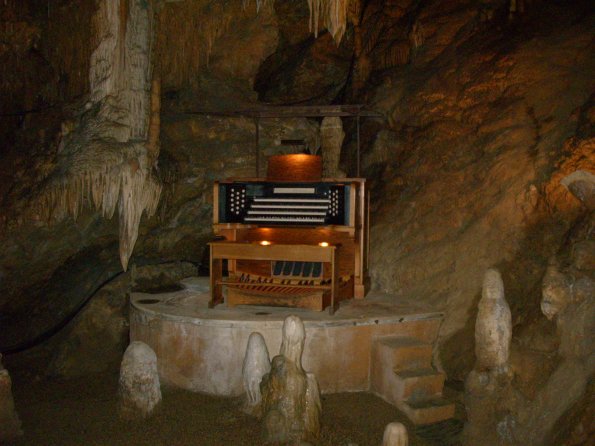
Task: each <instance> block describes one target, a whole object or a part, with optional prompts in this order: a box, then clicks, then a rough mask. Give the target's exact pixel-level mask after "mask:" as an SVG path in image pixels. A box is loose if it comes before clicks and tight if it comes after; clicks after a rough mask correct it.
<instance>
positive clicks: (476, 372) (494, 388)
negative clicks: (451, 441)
mask: <svg viewBox="0 0 595 446" xmlns="http://www.w3.org/2000/svg"><path fill="white" fill-rule="evenodd" d="M511 336H512V323H511V314H510V308H509V307H508V304H507V302H506V300H505V298H504V284H503V283H502V277H501V276H500V272H499V271H498V270H496V269H489V270H487V271H486V273H485V275H484V281H483V290H482V298H481V300H480V301H479V309H478V312H477V320H476V322H475V354H476V363H475V368H474V369H473V370H472V371H471V373H469V376H468V377H467V380H466V381H465V407H466V409H467V423H466V424H465V431H464V444H466V445H477V444H493V445H497V444H502V442H503V438H502V434H501V432H499V430H498V423H499V422H500V421H501V419H499V417H500V413H499V410H500V409H501V402H502V398H505V396H506V394H507V391H508V389H509V386H510V381H511V375H510V373H509V368H508V358H509V351H510V340H511ZM482 442H483V443H482Z"/></svg>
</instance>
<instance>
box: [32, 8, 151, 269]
mask: <svg viewBox="0 0 595 446" xmlns="http://www.w3.org/2000/svg"><path fill="white" fill-rule="evenodd" d="M151 5H152V3H151V2H147V1H144V0H129V1H128V0H102V1H100V2H99V6H98V10H97V13H96V16H95V24H96V27H97V33H96V37H97V40H98V42H99V43H98V45H97V47H96V48H95V50H94V51H93V53H92V55H91V64H90V71H89V83H90V94H89V100H88V102H87V103H86V104H85V106H84V108H83V110H82V113H81V115H80V116H79V117H78V122H77V123H74V122H67V123H65V124H63V125H62V129H63V130H62V135H61V143H60V147H59V149H58V150H59V154H58V159H57V163H56V167H55V169H54V171H53V173H52V174H51V175H50V176H49V177H48V179H47V181H46V182H45V184H44V185H43V186H42V189H41V191H40V194H39V196H38V198H37V200H35V202H34V204H33V212H34V213H36V214H37V218H39V219H42V220H45V221H50V220H61V219H63V218H64V217H65V216H66V215H71V216H72V217H73V218H75V219H76V218H77V216H78V215H79V213H81V210H82V208H83V207H84V206H88V205H89V204H91V205H92V206H93V207H94V208H95V209H96V210H97V211H99V212H101V214H102V215H103V216H104V217H105V218H108V219H109V218H111V217H112V216H113V214H114V212H115V210H116V208H117V209H118V217H119V225H120V260H121V263H122V267H123V268H124V270H126V268H127V266H128V260H129V259H130V256H131V255H132V250H133V248H134V245H135V243H136V239H137V237H138V227H139V224H140V219H141V216H142V214H143V212H146V214H147V215H148V216H151V215H153V214H154V213H155V211H156V208H157V204H158V202H159V197H160V194H161V184H160V182H159V180H157V178H156V176H155V175H154V172H153V169H154V168H155V162H156V160H157V156H158V154H159V145H158V134H159V133H158V132H159V124H158V122H157V123H155V122H153V123H150V118H151V117H152V118H153V121H154V120H155V119H158V115H159V85H158V83H155V84H154V85H152V74H153V73H152V65H151V45H152V40H153V35H152V29H153V15H154V12H153V9H152V7H151ZM152 87H153V88H152ZM152 90H153V91H152Z"/></svg>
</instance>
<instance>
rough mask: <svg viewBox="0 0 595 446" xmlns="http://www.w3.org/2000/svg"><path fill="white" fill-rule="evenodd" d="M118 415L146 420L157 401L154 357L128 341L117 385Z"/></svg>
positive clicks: (147, 349) (139, 344)
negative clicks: (118, 397) (118, 398)
mask: <svg viewBox="0 0 595 446" xmlns="http://www.w3.org/2000/svg"><path fill="white" fill-rule="evenodd" d="M119 386H120V387H119V396H120V416H121V417H122V418H123V419H142V418H146V417H148V416H149V415H151V413H153V410H154V409H155V407H156V406H157V405H158V404H159V402H160V401H161V387H160V384H159V374H158V373H157V356H156V355H155V352H154V351H153V350H152V349H151V347H149V346H148V345H147V344H145V343H143V342H140V341H135V342H132V343H131V344H130V345H129V346H128V348H127V349H126V351H125V352H124V357H123V359H122V366H121V368H120V382H119Z"/></svg>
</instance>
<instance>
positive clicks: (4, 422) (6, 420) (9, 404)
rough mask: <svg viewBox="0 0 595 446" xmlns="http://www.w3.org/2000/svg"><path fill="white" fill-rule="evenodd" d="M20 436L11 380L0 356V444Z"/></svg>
mask: <svg viewBox="0 0 595 446" xmlns="http://www.w3.org/2000/svg"><path fill="white" fill-rule="evenodd" d="M21 435H23V431H21V421H20V420H19V416H18V415H17V412H16V410H15V408H14V400H13V398H12V380H11V379H10V375H9V374H8V370H6V369H5V368H4V367H3V366H2V355H0V443H2V444H4V442H5V441H6V442H9V441H12V440H14V439H15V438H17V437H19V436H21Z"/></svg>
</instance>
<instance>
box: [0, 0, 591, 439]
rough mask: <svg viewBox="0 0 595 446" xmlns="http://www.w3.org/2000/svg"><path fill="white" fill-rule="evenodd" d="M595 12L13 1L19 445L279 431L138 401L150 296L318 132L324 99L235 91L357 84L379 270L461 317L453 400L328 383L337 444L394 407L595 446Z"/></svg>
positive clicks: (328, 415) (0, 45) (329, 428)
mask: <svg viewBox="0 0 595 446" xmlns="http://www.w3.org/2000/svg"><path fill="white" fill-rule="evenodd" d="M593 30H595V8H594V7H593V2H592V1H589V0H479V1H474V0H308V1H305V0H294V1H286V0H276V1H275V0H255V1H254V2H251V1H250V0H242V1H240V0H2V1H1V2H0V157H1V159H2V162H0V327H1V329H0V352H1V353H2V357H1V359H2V365H0V372H3V373H5V375H2V376H6V377H8V373H10V377H9V378H8V380H6V379H5V380H4V381H2V380H0V385H1V386H4V387H3V388H2V387H0V420H2V417H3V416H4V415H5V414H3V411H6V410H8V409H6V408H7V407H8V406H10V408H12V409H11V410H16V413H18V417H19V419H20V422H19V423H20V428H19V429H17V431H19V432H17V434H18V435H11V434H10V432H4V431H3V429H2V428H0V442H2V440H3V435H4V436H5V439H6V441H8V444H13V443H14V444H17V445H21V444H22V445H25V444H27V445H33V444H39V445H42V444H43V445H46V444H48V445H58V444H59V445H80V444H89V445H91V444H97V445H105V444H110V445H116V444H122V445H130V444H179V445H184V444H201V445H222V444H241V445H258V444H262V440H261V437H260V426H259V424H258V422H257V421H255V420H254V419H253V418H251V417H248V416H247V415H245V414H243V413H242V412H241V411H240V410H239V408H238V404H237V401H236V399H234V398H228V397H220V396H213V395H208V394H204V393H200V392H198V393H197V392H189V391H187V390H183V389H179V388H174V387H168V386H164V389H163V391H164V397H163V402H162V403H161V407H160V409H159V411H157V412H156V413H155V414H154V415H152V416H151V417H150V418H148V419H145V420H141V421H135V422H125V421H122V420H120V419H119V418H118V414H117V410H116V407H117V401H118V395H117V386H118V384H117V382H118V373H119V368H120V363H121V361H122V355H123V353H124V351H125V349H126V347H127V346H128V344H129V341H130V335H129V332H130V300H131V295H132V294H133V293H153V294H156V293H165V292H172V291H175V290H176V289H178V288H179V283H180V281H181V280H182V279H185V278H188V277H194V276H201V277H208V275H209V248H208V246H209V245H208V243H209V242H211V241H213V239H214V236H215V234H214V232H213V224H212V223H213V209H214V205H215V203H214V199H213V183H214V182H215V181H220V180H223V179H226V178H250V177H255V176H256V174H255V168H256V169H257V172H258V171H260V173H262V172H263V171H265V170H266V163H267V158H268V157H269V156H272V155H282V154H294V153H303V152H304V151H309V152H310V153H314V152H315V151H316V150H317V149H318V147H319V146H320V143H321V136H320V135H321V123H322V121H323V117H322V116H320V115H317V116H298V115H293V116H274V114H273V116H270V117H266V119H265V118H262V119H257V118H255V115H254V114H250V113H239V112H238V111H246V110H252V111H253V110H259V109H263V108H270V109H273V108H275V107H297V108H299V107H302V108H308V107H310V109H315V108H316V107H321V108H323V107H338V106H340V105H344V104H347V105H354V106H360V107H361V108H358V110H363V111H365V113H363V114H362V116H361V117H358V118H357V119H356V118H354V117H353V116H351V117H344V118H342V128H343V136H344V139H343V137H342V138H341V140H340V142H339V147H340V151H339V152H338V154H337V163H338V165H337V169H339V170H340V172H342V174H343V176H345V177H347V178H355V177H361V178H365V179H366V188H367V192H368V196H369V208H368V211H369V222H368V228H367V230H368V231H369V237H368V239H367V242H368V243H369V259H368V275H369V278H368V279H369V290H371V291H370V292H378V293H385V294H388V295H390V296H392V297H391V299H393V301H392V302H391V303H393V304H398V303H399V302H401V301H402V300H407V301H410V302H416V303H418V304H420V305H423V306H424V307H425V308H429V309H430V310H431V311H434V312H439V313H440V314H442V320H441V324H440V327H439V330H438V332H437V333H438V334H437V338H436V340H435V346H434V348H435V350H434V354H433V358H432V366H433V367H434V368H436V369H437V370H439V371H440V372H441V373H443V374H444V375H445V376H446V383H445V389H444V392H445V395H446V396H448V397H449V398H450V399H451V400H452V401H453V402H454V403H455V406H456V413H455V415H454V418H452V419H450V420H447V421H444V422H442V423H435V424H433V425H432V424H430V425H425V426H415V425H414V424H411V423H410V421H408V420H407V418H406V417H404V416H403V415H402V414H401V413H400V412H399V411H397V409H395V407H394V406H392V405H390V404H388V403H387V402H385V401H383V400H382V399H380V398H378V397H377V396H375V395H373V394H370V393H368V392H357V393H347V392H340V393H328V394H324V395H323V397H322V406H323V415H322V420H321V425H322V427H321V434H320V438H319V444H320V445H333V446H340V445H354V444H356V445H359V446H368V445H376V444H381V442H382V431H383V429H384V426H386V424H387V423H389V422H391V421H395V420H398V421H402V422H403V423H405V425H406V426H407V428H408V431H409V443H410V444H411V445H457V444H462V445H475V446H480V445H511V446H515V445H517V446H518V445H524V446H527V445H551V446H561V445H565V446H576V445H595V421H594V420H595V416H594V414H595V400H594V396H595V391H594V390H595V387H594V384H593V376H594V375H593V372H594V371H595V348H594V346H595V339H594V336H595V131H594V130H595V89H594V87H595V83H594V80H595V34H594V33H593ZM256 135H257V138H258V139H257V141H258V144H257V145H258V147H257V148H255V136H256ZM255 166H257V167H255ZM494 270H496V273H494ZM486 271H488V273H486ZM490 271H491V272H490ZM492 273H494V274H496V275H497V277H499V278H501V284H503V291H502V290H501V291H502V293H501V294H502V295H503V296H504V297H505V303H507V308H509V314H510V316H509V319H510V323H509V325H510V330H511V335H510V336H509V339H508V341H507V342H508V344H507V346H506V349H505V350H506V352H505V356H506V358H505V361H504V362H505V365H504V366H502V367H499V368H497V370H496V369H495V368H494V369H492V368H490V367H491V366H486V365H485V361H484V360H483V359H482V355H481V354H480V352H479V350H478V348H479V347H478V342H477V341H478V336H480V335H478V333H480V332H481V330H482V329H483V328H482V327H485V323H484V322H483V320H482V317H483V316H482V315H483V314H484V312H483V311H484V310H482V309H483V308H485V307H484V306H482V305H483V302H484V299H485V298H486V295H488V297H489V296H490V295H491V294H490V293H492V292H494V291H493V290H494V289H496V288H497V289H499V290H500V288H501V287H500V285H498V286H494V287H492V288H490V286H491V285H490V286H488V285H489V284H488V285H486V283H488V282H489V280H491V279H489V280H488V276H489V274H492ZM489 277H492V276H489ZM490 283H491V282H490ZM499 287H500V288H499ZM486 289H487V291H486ZM490 290H491V291H490ZM482 296H483V297H482ZM500 297H502V296H500ZM478 308H479V310H478ZM476 322H477V323H476ZM499 323H500V322H497V325H498V324H499ZM500 328H501V326H500ZM496 331H498V330H496ZM157 356H158V357H159V354H158V355H157ZM3 367H6V371H7V372H6V371H5V370H4V368H3ZM486 383H487V384H486ZM13 400H14V404H13ZM13 406H14V407H13ZM13 434H14V432H13Z"/></svg>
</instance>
